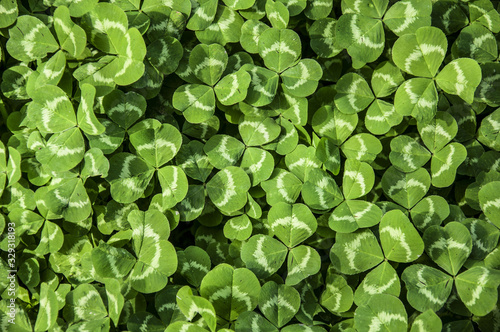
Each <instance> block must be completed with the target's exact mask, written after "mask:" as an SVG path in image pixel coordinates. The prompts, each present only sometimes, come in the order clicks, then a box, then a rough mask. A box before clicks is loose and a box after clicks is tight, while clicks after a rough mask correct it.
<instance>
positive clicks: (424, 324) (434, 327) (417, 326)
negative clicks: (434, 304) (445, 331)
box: [410, 309, 443, 332]
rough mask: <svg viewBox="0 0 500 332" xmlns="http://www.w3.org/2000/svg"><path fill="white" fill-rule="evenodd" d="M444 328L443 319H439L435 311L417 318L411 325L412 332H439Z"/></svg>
mask: <svg viewBox="0 0 500 332" xmlns="http://www.w3.org/2000/svg"><path fill="white" fill-rule="evenodd" d="M442 327H443V323H442V322H441V318H439V316H438V315H436V313H435V312H434V311H433V310H431V309H429V310H426V311H425V312H423V313H421V314H420V315H418V316H417V318H415V320H414V321H413V323H412V324H411V330H410V332H417V331H421V330H422V329H423V330H424V331H429V332H439V331H441V329H442Z"/></svg>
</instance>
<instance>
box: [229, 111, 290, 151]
mask: <svg viewBox="0 0 500 332" xmlns="http://www.w3.org/2000/svg"><path fill="white" fill-rule="evenodd" d="M238 129H239V132H240V135H241V138H242V139H243V142H244V143H245V145H246V146H259V145H264V144H266V143H269V142H271V141H274V140H275V139H276V138H278V136H279V134H280V132H281V128H280V126H279V125H278V124H277V123H276V121H275V120H273V119H272V118H268V117H249V116H244V117H242V118H241V120H240V123H239V125H238Z"/></svg>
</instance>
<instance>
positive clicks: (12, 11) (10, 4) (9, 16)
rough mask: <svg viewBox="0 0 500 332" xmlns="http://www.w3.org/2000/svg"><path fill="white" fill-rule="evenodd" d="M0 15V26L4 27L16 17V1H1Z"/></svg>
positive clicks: (17, 11)
mask: <svg viewBox="0 0 500 332" xmlns="http://www.w3.org/2000/svg"><path fill="white" fill-rule="evenodd" d="M2 7H3V10H2V16H1V17H0V28H6V27H8V26H9V25H11V24H12V23H14V22H15V21H16V19H17V15H18V13H19V9H18V7H17V2H16V1H3V2H2Z"/></svg>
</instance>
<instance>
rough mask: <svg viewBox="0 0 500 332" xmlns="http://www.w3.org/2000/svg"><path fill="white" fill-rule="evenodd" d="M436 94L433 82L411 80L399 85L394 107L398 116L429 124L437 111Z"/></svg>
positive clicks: (421, 79)
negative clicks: (409, 116)
mask: <svg viewBox="0 0 500 332" xmlns="http://www.w3.org/2000/svg"><path fill="white" fill-rule="evenodd" d="M437 103H438V94H437V90H436V86H435V84H434V82H433V81H432V80H430V79H426V78H412V79H409V80H408V81H405V82H404V83H403V84H401V85H400V86H399V88H398V90H397V91H396V96H395V97H394V107H395V109H396V112H397V113H399V114H400V115H403V116H407V115H411V116H412V117H414V118H415V119H417V121H419V122H429V121H430V120H431V119H433V118H434V116H435V114H436V111H437Z"/></svg>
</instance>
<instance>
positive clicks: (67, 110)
mask: <svg viewBox="0 0 500 332" xmlns="http://www.w3.org/2000/svg"><path fill="white" fill-rule="evenodd" d="M32 98H33V102H31V103H30V104H29V107H28V113H30V112H31V113H32V114H33V116H34V120H35V122H36V124H37V127H38V128H39V129H40V130H43V131H44V132H47V133H59V132H61V131H63V130H66V129H69V128H72V127H74V126H76V116H75V110H74V109H73V105H71V102H70V100H69V98H68V96H67V95H66V93H64V91H63V90H61V89H60V88H58V87H57V86H54V85H48V86H46V87H44V88H43V89H38V90H36V91H35V92H34V94H33V96H32Z"/></svg>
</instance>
